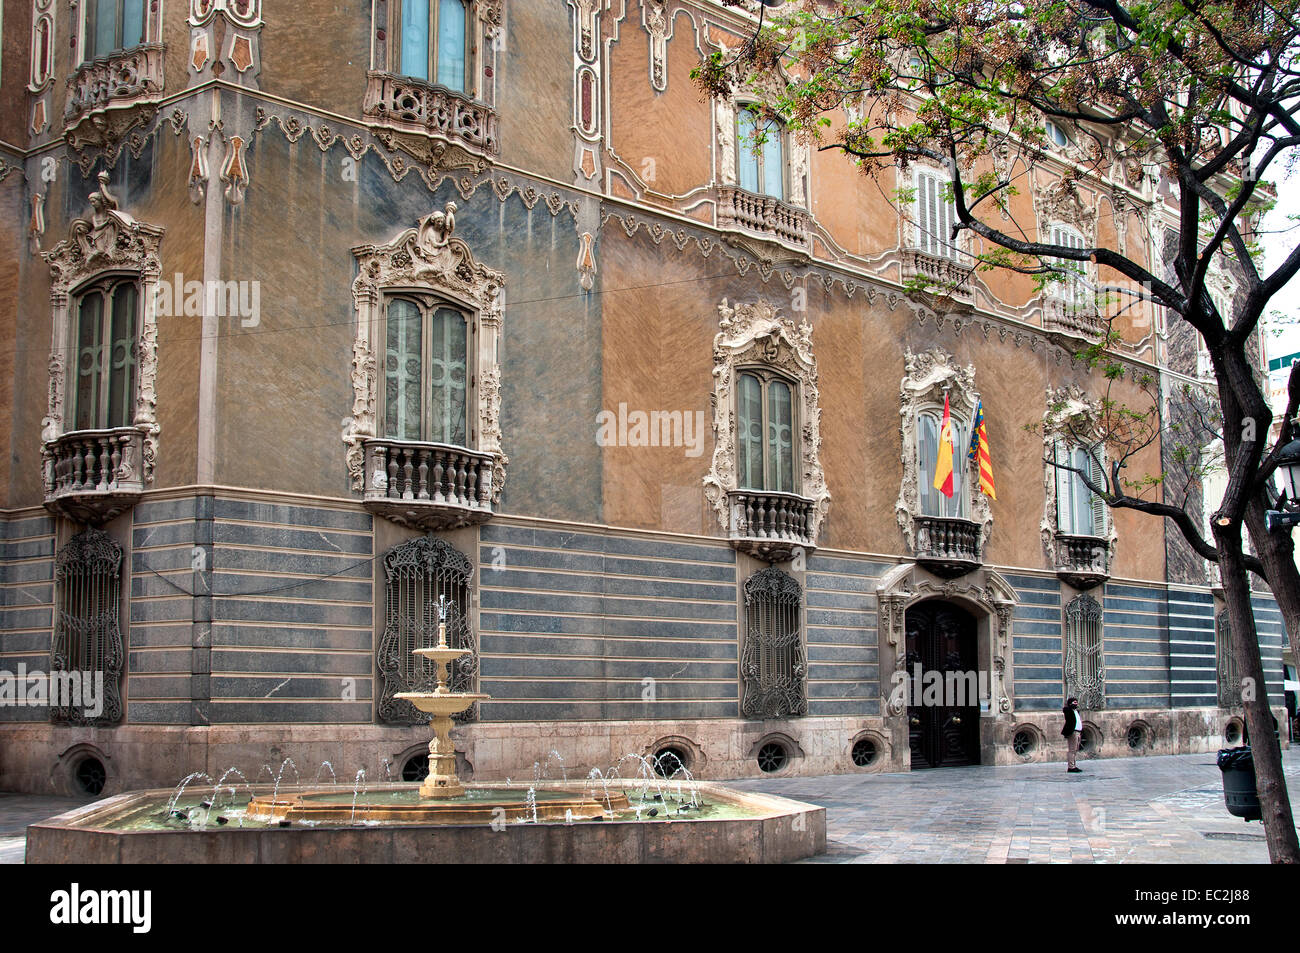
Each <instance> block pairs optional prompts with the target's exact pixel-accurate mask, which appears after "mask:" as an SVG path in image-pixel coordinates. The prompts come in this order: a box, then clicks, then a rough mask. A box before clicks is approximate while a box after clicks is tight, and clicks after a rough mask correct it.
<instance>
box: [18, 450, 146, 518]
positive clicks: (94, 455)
mask: <svg viewBox="0 0 1300 953" xmlns="http://www.w3.org/2000/svg"><path fill="white" fill-rule="evenodd" d="M42 455H43V456H44V463H45V508H46V509H48V510H49V511H50V512H52V513H56V514H58V515H60V516H66V517H68V518H69V519H72V520H75V521H76V522H78V523H89V524H91V525H94V526H99V525H101V524H103V523H107V522H108V521H109V520H111V519H114V518H115V517H117V516H119V515H120V514H122V513H124V512H126V511H127V510H129V509H130V508H131V507H132V506H134V505H135V504H136V503H137V502H138V501H139V499H140V496H141V494H143V493H144V467H143V463H144V433H143V432H142V431H141V430H139V429H138V428H136V427H117V428H114V429H112V430H77V431H73V432H72V433H65V434H63V435H62V436H60V437H58V438H56V439H54V440H52V441H50V442H49V443H47V444H45V446H44V448H43V451H42Z"/></svg>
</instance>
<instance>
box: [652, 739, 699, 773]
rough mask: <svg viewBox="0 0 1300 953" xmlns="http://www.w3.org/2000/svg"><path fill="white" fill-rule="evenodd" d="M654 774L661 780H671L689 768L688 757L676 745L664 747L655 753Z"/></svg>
mask: <svg viewBox="0 0 1300 953" xmlns="http://www.w3.org/2000/svg"><path fill="white" fill-rule="evenodd" d="M652 760H653V761H654V767H655V774H657V775H659V777H661V778H671V777H674V776H676V775H677V774H678V773H679V772H684V771H685V770H687V769H688V768H689V767H690V760H691V759H690V756H689V755H688V754H687V753H686V752H685V751H684V750H683V749H681V748H679V747H677V746H676V745H665V746H664V747H662V748H660V749H659V750H658V751H656V752H655V755H654V758H653V759H652Z"/></svg>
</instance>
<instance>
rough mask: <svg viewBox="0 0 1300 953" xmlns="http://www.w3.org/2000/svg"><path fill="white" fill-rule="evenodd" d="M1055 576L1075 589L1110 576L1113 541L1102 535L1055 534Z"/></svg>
mask: <svg viewBox="0 0 1300 953" xmlns="http://www.w3.org/2000/svg"><path fill="white" fill-rule="evenodd" d="M1056 576H1057V578H1058V579H1061V580H1063V581H1064V582H1068V583H1069V584H1070V585H1072V586H1074V587H1075V588H1076V589H1091V588H1092V587H1093V586H1097V585H1100V584H1101V583H1103V582H1105V581H1106V580H1107V579H1109V578H1110V543H1109V542H1108V541H1107V540H1105V539H1102V538H1101V537H1100V536H1071V535H1069V534H1067V533H1057V534H1056Z"/></svg>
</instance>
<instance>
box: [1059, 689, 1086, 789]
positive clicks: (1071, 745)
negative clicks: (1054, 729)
mask: <svg viewBox="0 0 1300 953" xmlns="http://www.w3.org/2000/svg"><path fill="white" fill-rule="evenodd" d="M1061 714H1063V715H1064V716H1065V725H1064V726H1062V728H1061V734H1062V735H1064V736H1065V743H1066V745H1067V746H1068V749H1069V755H1068V761H1069V764H1068V766H1067V767H1066V771H1069V772H1071V773H1073V774H1082V773H1083V771H1082V770H1081V769H1080V768H1079V767H1078V766H1077V765H1075V763H1074V759H1075V758H1076V757H1077V756H1078V754H1079V740H1080V739H1081V738H1082V737H1083V716H1082V715H1080V714H1079V699H1077V698H1075V697H1074V696H1073V695H1071V696H1070V697H1069V698H1067V699H1066V700H1065V707H1064V708H1062V709H1061Z"/></svg>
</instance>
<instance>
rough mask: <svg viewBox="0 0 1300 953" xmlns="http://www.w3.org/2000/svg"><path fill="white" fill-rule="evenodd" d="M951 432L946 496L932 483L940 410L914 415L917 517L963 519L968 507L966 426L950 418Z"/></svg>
mask: <svg viewBox="0 0 1300 953" xmlns="http://www.w3.org/2000/svg"><path fill="white" fill-rule="evenodd" d="M950 421H951V425H952V435H953V445H954V449H953V454H952V496H951V497H947V496H945V495H944V494H943V493H941V492H939V490H937V489H935V486H934V469H935V464H936V463H937V462H938V460H939V432H940V429H941V428H942V426H943V409H942V408H940V409H939V410H933V409H932V410H924V411H922V412H921V413H920V414H918V415H917V418H916V462H917V472H918V474H919V476H920V481H919V486H918V490H919V493H920V504H921V512H920V515H921V516H957V517H961V518H963V519H967V518H969V517H968V514H969V510H970V500H969V495H970V494H969V491H968V489H967V485H966V484H967V480H966V476H967V474H968V472H969V466H968V463H967V459H966V453H967V450H968V449H969V443H970V434H969V433H968V432H967V425H966V424H965V423H964V422H962V421H959V420H957V419H956V417H950Z"/></svg>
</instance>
